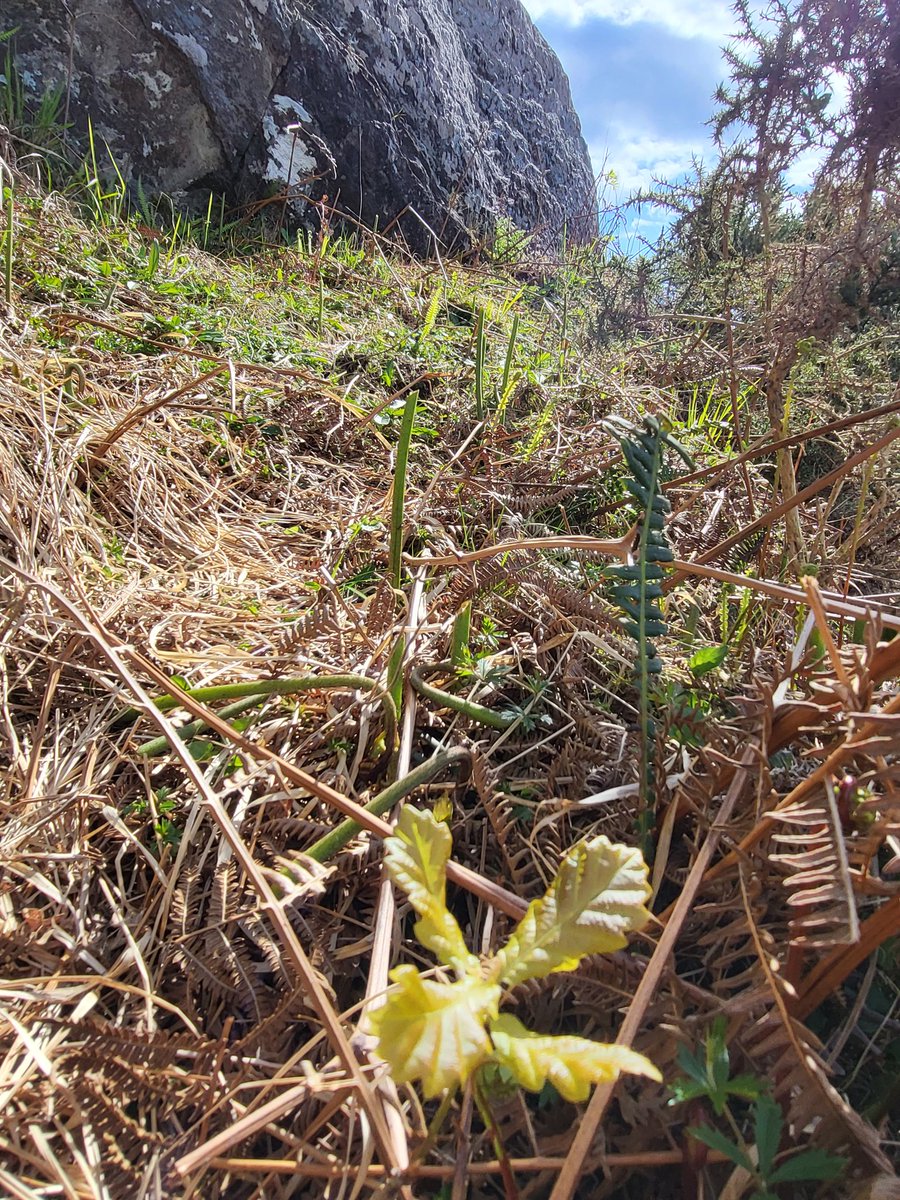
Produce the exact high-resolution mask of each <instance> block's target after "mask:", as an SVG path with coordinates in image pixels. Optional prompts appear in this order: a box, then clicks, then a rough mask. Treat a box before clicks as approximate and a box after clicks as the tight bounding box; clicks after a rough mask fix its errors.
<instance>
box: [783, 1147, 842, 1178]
mask: <svg viewBox="0 0 900 1200" xmlns="http://www.w3.org/2000/svg"><path fill="white" fill-rule="evenodd" d="M847 1161H848V1160H847V1159H846V1158H838V1156H837V1155H836V1154H829V1153H828V1151H827V1150H820V1149H818V1148H817V1147H813V1149H812V1150H801V1151H800V1153H799V1154H794V1155H793V1156H792V1157H791V1158H789V1159H788V1160H787V1162H784V1163H782V1164H781V1166H780V1167H779V1168H778V1169H777V1171H775V1172H774V1173H773V1174H772V1175H770V1176H769V1178H768V1180H767V1182H768V1183H770V1184H772V1183H800V1182H801V1181H802V1180H805V1179H837V1178H838V1176H839V1175H841V1173H842V1172H843V1170H844V1167H846V1165H847Z"/></svg>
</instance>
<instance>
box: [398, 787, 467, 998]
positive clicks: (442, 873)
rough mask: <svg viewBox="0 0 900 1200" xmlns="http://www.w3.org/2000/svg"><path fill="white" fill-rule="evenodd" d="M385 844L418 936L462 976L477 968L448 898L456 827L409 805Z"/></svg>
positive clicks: (401, 814) (429, 948) (445, 963)
mask: <svg viewBox="0 0 900 1200" xmlns="http://www.w3.org/2000/svg"><path fill="white" fill-rule="evenodd" d="M384 845H385V855H384V861H385V865H386V866H387V871H388V874H389V875H390V877H391V879H392V880H393V881H394V883H395V884H396V885H397V887H399V888H402V890H403V891H404V892H406V894H407V896H408V897H409V902H410V904H411V905H412V906H413V908H414V909H415V911H416V912H417V913H418V914H419V920H418V921H417V922H416V927H415V934H416V937H417V938H418V939H419V941H420V942H421V943H422V945H423V946H425V947H426V948H427V949H428V950H430V951H431V953H432V954H434V955H435V957H436V958H438V959H439V960H440V961H441V962H442V963H443V964H444V965H445V966H447V967H454V968H455V969H456V970H457V971H458V972H459V973H460V974H461V975H465V974H467V973H471V972H473V971H477V970H478V959H477V958H476V957H475V955H474V954H471V953H470V952H469V949H468V947H467V946H466V943H465V941H464V940H463V935H462V930H461V929H460V927H459V925H458V924H457V922H456V918H455V917H454V916H453V914H452V913H451V912H450V911H449V910H448V908H447V903H446V899H445V896H446V888H447V860H448V858H449V857H450V852H451V849H452V846H453V841H452V838H451V836H450V830H449V829H448V828H447V826H446V825H445V824H443V822H441V821H436V820H435V819H434V817H433V816H432V815H431V813H430V812H428V811H427V810H426V811H421V812H420V811H419V810H417V809H415V808H411V807H410V806H409V805H406V806H405V807H404V808H403V809H402V810H401V812H400V816H399V818H398V820H397V824H396V826H395V827H394V832H393V834H392V835H391V837H389V838H387V839H386V840H385V843H384Z"/></svg>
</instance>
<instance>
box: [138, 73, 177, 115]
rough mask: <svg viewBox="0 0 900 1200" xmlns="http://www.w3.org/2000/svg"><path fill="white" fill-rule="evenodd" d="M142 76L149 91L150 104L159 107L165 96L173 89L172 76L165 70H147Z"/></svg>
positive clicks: (148, 99)
mask: <svg viewBox="0 0 900 1200" xmlns="http://www.w3.org/2000/svg"><path fill="white" fill-rule="evenodd" d="M140 78H141V81H142V82H143V84H144V89H145V90H146V92H147V101H148V103H149V106H150V107H151V108H159V105H160V102H161V101H162V98H163V96H165V95H167V94H168V93H169V92H170V91H171V90H172V76H171V75H167V74H166V73H165V71H153V72H150V71H145V72H143V74H142V75H141V77H140Z"/></svg>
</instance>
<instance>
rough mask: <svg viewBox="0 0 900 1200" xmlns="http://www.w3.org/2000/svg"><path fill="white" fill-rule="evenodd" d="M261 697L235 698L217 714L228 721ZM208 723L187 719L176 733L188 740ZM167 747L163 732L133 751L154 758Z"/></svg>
mask: <svg viewBox="0 0 900 1200" xmlns="http://www.w3.org/2000/svg"><path fill="white" fill-rule="evenodd" d="M260 699H261V697H259V696H249V697H247V698H246V699H244V700H236V701H235V702H234V704H228V705H226V706H225V708H223V709H222V711H221V712H220V713H218V716H220V717H221V718H222V719H223V720H224V721H230V720H231V718H232V717H239V716H240V715H241V713H244V712H247V711H248V710H249V709H251V708H256V706H257V704H259V701H260ZM208 728H209V725H208V723H207V722H206V721H203V720H200V719H198V720H196V721H189V722H188V723H187V725H180V726H179V727H178V730H177V733H178V736H179V737H180V738H181V740H182V741H183V742H188V741H190V740H191V738H193V737H195V736H196V735H197V734H198V733H202V732H203V730H204V729H208ZM168 749H169V739H168V738H167V737H166V736H165V734H162V735H160V737H155V738H151V740H150V741H149V742H143V743H142V744H141V745H140V746H138V747H137V750H136V751H135V753H136V754H139V755H140V756H141V758H156V757H157V755H160V754H165V753H166V751H167V750H168Z"/></svg>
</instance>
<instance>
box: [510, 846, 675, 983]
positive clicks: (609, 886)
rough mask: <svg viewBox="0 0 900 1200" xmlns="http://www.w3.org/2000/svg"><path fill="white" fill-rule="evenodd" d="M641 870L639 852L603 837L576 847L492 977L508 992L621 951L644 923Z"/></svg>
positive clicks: (535, 903) (516, 932)
mask: <svg viewBox="0 0 900 1200" xmlns="http://www.w3.org/2000/svg"><path fill="white" fill-rule="evenodd" d="M650 891H651V889H650V887H649V885H648V883H647V866H646V864H645V862H644V860H643V857H642V856H641V852H640V850H638V849H637V848H635V847H632V846H621V845H614V844H613V843H612V842H610V841H609V839H608V838H605V837H596V838H592V839H591V840H590V841H586V842H579V844H578V845H577V846H574V847H573V848H572V849H571V850H570V851H569V853H568V854H567V855H566V857H565V858H564V859H563V862H562V865H561V866H560V868H559V871H558V873H557V875H556V878H555V879H554V880H553V882H552V883H551V884H550V887H549V888H548V889H547V891H546V892H545V893H544V895H543V896H542V897H541V898H540V899H539V900H533V901H532V902H531V904H530V905H529V906H528V911H527V912H526V914H525V916H524V917H523V918H522V920H521V921H520V922H519V924H518V925H517V926H516V928H515V929H514V930H513V933H512V936H511V937H510V939H509V941H508V942H507V943H506V945H505V946H504V948H503V949H502V950H501V951H500V952H499V954H498V955H497V957H496V959H495V960H494V961H495V972H496V977H497V978H499V979H502V980H503V981H504V983H506V984H507V985H508V986H509V987H513V986H515V985H516V984H517V983H521V982H522V981H523V980H525V979H542V978H543V977H544V976H545V975H549V974H550V973H551V972H553V971H572V970H574V969H575V967H577V966H578V964H579V962H580V961H581V959H582V958H583V957H584V956H585V955H586V954H604V953H606V952H607V951H610V950H619V949H621V948H622V946H624V945H625V942H626V938H625V935H626V934H627V933H629V932H630V931H631V930H634V929H640V928H642V927H643V926H644V925H645V924H646V923H647V921H648V920H649V919H650V914H649V912H648V911H647V909H646V908H645V907H644V901H645V900H647V898H648V897H649V895H650Z"/></svg>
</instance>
